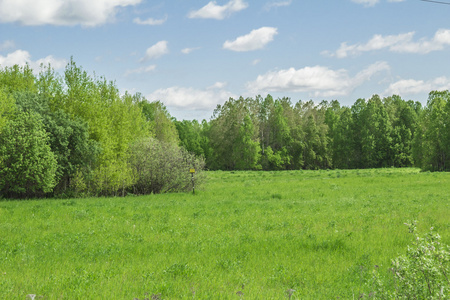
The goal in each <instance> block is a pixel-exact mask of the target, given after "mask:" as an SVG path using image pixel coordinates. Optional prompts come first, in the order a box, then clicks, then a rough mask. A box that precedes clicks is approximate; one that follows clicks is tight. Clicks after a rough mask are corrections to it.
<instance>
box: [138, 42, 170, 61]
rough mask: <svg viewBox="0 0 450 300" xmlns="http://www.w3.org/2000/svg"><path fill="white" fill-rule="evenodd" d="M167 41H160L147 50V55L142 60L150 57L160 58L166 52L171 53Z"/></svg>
mask: <svg viewBox="0 0 450 300" xmlns="http://www.w3.org/2000/svg"><path fill="white" fill-rule="evenodd" d="M167 45H168V43H167V41H159V42H157V43H156V44H154V45H153V46H151V47H150V48H148V49H147V51H145V56H144V57H143V58H142V59H141V62H145V61H147V60H149V59H154V58H159V57H161V56H163V55H164V54H167V53H169V47H168V46H167Z"/></svg>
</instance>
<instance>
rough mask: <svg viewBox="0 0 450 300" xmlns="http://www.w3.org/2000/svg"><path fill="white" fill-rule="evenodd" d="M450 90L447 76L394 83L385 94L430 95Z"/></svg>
mask: <svg viewBox="0 0 450 300" xmlns="http://www.w3.org/2000/svg"><path fill="white" fill-rule="evenodd" d="M448 89H450V78H447V77H445V76H442V77H438V78H435V79H431V80H428V81H424V80H414V79H402V80H399V81H397V82H394V83H392V84H391V85H390V86H389V87H388V88H387V89H386V91H385V92H384V94H385V95H393V94H395V95H413V94H419V93H429V92H431V91H436V90H437V91H443V90H448Z"/></svg>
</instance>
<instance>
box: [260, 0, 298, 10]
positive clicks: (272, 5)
mask: <svg viewBox="0 0 450 300" xmlns="http://www.w3.org/2000/svg"><path fill="white" fill-rule="evenodd" d="M291 4H292V0H288V1H275V2H269V3H267V4H266V5H265V6H264V9H265V10H267V11H269V10H271V9H272V8H277V7H282V6H289V5H291Z"/></svg>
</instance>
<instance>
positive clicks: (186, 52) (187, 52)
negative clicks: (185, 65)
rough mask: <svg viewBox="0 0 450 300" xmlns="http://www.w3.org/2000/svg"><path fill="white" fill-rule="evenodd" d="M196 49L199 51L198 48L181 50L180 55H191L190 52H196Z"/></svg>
mask: <svg viewBox="0 0 450 300" xmlns="http://www.w3.org/2000/svg"><path fill="white" fill-rule="evenodd" d="M198 49H200V47H194V48H184V49H182V50H181V53H183V54H189V53H191V52H192V51H195V50H198Z"/></svg>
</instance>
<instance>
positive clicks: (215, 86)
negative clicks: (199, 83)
mask: <svg viewBox="0 0 450 300" xmlns="http://www.w3.org/2000/svg"><path fill="white" fill-rule="evenodd" d="M227 85H228V83H227V82H224V81H218V82H216V83H214V84H213V85H212V86H210V87H208V89H223V88H225V87H226V86H227Z"/></svg>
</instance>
